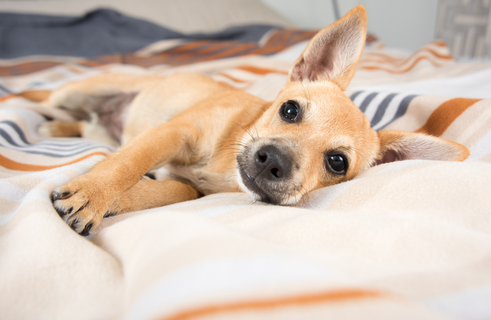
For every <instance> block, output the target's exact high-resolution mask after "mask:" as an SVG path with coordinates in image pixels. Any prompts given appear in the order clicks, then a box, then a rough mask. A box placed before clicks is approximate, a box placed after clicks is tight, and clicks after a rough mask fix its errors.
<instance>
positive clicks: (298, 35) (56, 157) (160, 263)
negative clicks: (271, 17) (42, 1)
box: [0, 9, 491, 320]
mask: <svg viewBox="0 0 491 320" xmlns="http://www.w3.org/2000/svg"><path fill="white" fill-rule="evenodd" d="M19 21H20V22H19ZM0 27H2V28H3V29H2V32H3V33H2V34H3V40H1V41H0V42H1V45H0V55H1V57H0V288H1V290H0V318H1V319H141V320H156V319H162V320H164V319H165V320H168V319H169V320H170V319H193V320H194V319H462V320H464V319H476V320H485V319H491V303H490V301H491V198H490V194H491V165H490V162H491V63H489V62H486V61H477V62H456V61H455V59H453V57H452V56H451V55H450V53H449V50H448V48H447V46H446V45H445V43H443V42H441V41H434V42H431V43H428V44H427V45H426V46H424V47H422V48H420V49H419V50H417V51H415V52H412V53H410V54H406V53H402V52H400V51H397V50H391V49H387V48H385V47H384V46H383V45H382V44H381V43H380V42H378V41H376V39H375V38H373V37H372V38H370V39H367V46H366V49H365V51H364V53H363V55H362V58H361V61H360V63H359V66H358V70H357V72H356V74H355V77H354V79H353V81H352V83H351V85H350V87H349V88H348V90H347V91H346V94H347V95H348V96H349V97H350V98H351V99H352V100H353V101H354V102H355V104H357V105H358V106H359V108H360V109H361V110H362V111H363V112H364V113H365V114H366V115H367V117H368V118H369V119H370V121H371V123H372V126H373V127H374V128H375V129H377V130H379V129H382V128H384V129H395V130H404V131H418V130H419V131H422V132H426V133H429V134H433V135H436V136H440V137H443V138H446V139H449V140H453V141H456V142H459V143H461V144H464V145H466V146H467V147H468V148H469V149H470V151H471V155H470V157H469V159H467V160H466V161H464V162H462V163H460V162H458V163H456V162H438V161H422V160H410V161H401V162H394V163H390V164H383V165H379V166H375V167H373V168H371V169H369V170H367V171H365V172H363V173H362V174H361V175H359V176H358V177H356V178H355V179H353V180H351V181H348V182H345V183H341V184H339V185H336V186H332V187H328V188H324V189H320V190H317V191H315V192H313V194H312V195H311V196H310V199H309V201H307V202H306V204H305V205H303V206H302V207H283V206H272V205H267V204H263V203H260V202H254V201H252V200H251V199H250V198H249V197H248V196H247V195H246V194H242V193H220V194H214V195H210V196H206V197H202V198H200V199H197V200H194V201H189V202H183V203H178V204H174V205H170V206H166V207H161V208H155V209H151V210H144V211H140V212H132V213H128V214H124V215H120V216H115V217H110V218H107V219H104V221H103V223H102V225H101V226H100V227H99V228H98V229H97V230H96V232H95V234H94V235H92V236H91V237H82V236H80V235H78V234H76V233H75V232H73V231H72V230H71V229H70V228H69V227H68V226H67V225H66V224H65V223H64V222H63V220H62V219H61V218H60V217H59V216H58V214H57V213H56V211H55V210H54V209H53V207H52V204H51V201H50V193H51V191H52V190H53V188H55V187H56V186H59V185H61V184H64V183H65V182H67V181H68V180H70V179H72V178H74V177H76V176H78V175H80V174H83V173H85V172H87V171H88V170H89V169H90V168H91V167H92V166H93V165H94V164H96V163H97V162H98V161H100V160H101V159H103V158H104V157H105V156H107V154H109V153H110V152H112V151H114V148H113V147H111V146H109V145H104V144H101V143H98V142H95V141H91V140H86V139H82V138H45V137H42V136H40V135H39V134H38V133H37V128H38V127H39V125H40V124H41V123H43V122H44V121H47V120H50V119H58V120H70V116H69V115H68V114H66V113H64V112H63V111H61V110H57V111H56V110H50V109H47V108H45V107H44V106H43V105H42V103H41V102H42V100H43V99H45V98H46V97H47V96H48V95H49V93H50V92H51V91H52V90H53V89H56V88H57V87H59V86H61V85H63V84H65V83H67V82H70V81H75V80H78V79H83V78H87V77H91V76H94V75H97V74H101V73H110V72H118V73H128V74H156V75H162V76H165V75H167V74H171V73H174V72H178V71H194V72H202V73H205V74H207V75H210V76H211V77H213V78H215V79H216V80H218V81H222V82H225V83H228V84H231V85H233V86H235V87H238V88H241V89H243V90H245V91H247V92H250V93H252V94H255V95H258V96H260V97H262V98H264V99H267V100H271V99H273V98H274V97H275V95H276V94H277V92H278V90H279V89H280V88H281V87H282V85H283V84H284V82H285V81H286V75H287V72H288V70H289V67H290V65H291V64H292V63H293V61H294V60H295V59H296V58H297V57H298V55H299V54H300V53H301V52H302V50H303V48H305V46H306V42H307V41H308V40H309V39H310V38H311V37H312V36H313V35H314V34H315V32H316V31H315V30H299V29H295V28H291V27H287V26H285V25H283V26H281V27H278V26H273V25H267V24H249V25H242V26H234V27H232V28H229V29H226V30H222V31H216V32H202V33H192V34H189V33H186V34H185V33H179V32H175V31H173V30H171V29H166V28H163V27H160V26H157V25H155V24H153V23H150V22H148V21H143V20H139V19H134V18H132V17H129V16H127V15H125V14H121V13H118V12H116V11H114V10H109V9H104V10H96V11H92V12H90V13H89V14H87V15H85V16H80V17H76V18H67V17H61V16H51V17H48V16H44V15H34V16H33V15H17V14H7V13H2V14H1V16H0ZM7 28H8V32H6V31H5V30H6V29H7ZM74 32H75V33H74ZM74 35H75V36H74ZM70 39H71V40H70ZM74 39H75V41H73V40H74ZM87 39H88V40H87ZM62 40H63V41H62ZM85 40H87V41H89V40H90V41H93V42H87V41H85ZM60 41H61V43H62V45H60V46H57V45H55V44H57V43H60ZM22 42H24V43H25V42H27V43H29V44H31V46H21V45H19V43H22ZM87 43H89V44H87ZM23 50H24V51H23ZM43 50H44V51H43Z"/></svg>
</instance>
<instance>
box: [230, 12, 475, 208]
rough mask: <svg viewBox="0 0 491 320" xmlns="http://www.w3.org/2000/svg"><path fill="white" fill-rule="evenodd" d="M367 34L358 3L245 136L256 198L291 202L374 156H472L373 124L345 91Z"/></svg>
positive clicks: (244, 181) (246, 186) (306, 56)
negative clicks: (371, 124) (373, 126)
mask: <svg viewBox="0 0 491 320" xmlns="http://www.w3.org/2000/svg"><path fill="white" fill-rule="evenodd" d="M365 38H366V12H365V9H364V8H363V6H357V7H356V8H354V9H352V10H351V11H350V12H348V14H347V15H346V16H344V17H343V18H342V19H341V20H339V21H337V22H336V23H334V24H332V25H330V26H328V27H326V28H325V29H323V30H321V31H320V32H319V33H318V34H317V35H316V36H315V37H314V38H313V39H312V40H311V41H310V43H309V44H308V46H307V48H306V49H305V51H304V52H303V53H302V55H301V56H300V57H299V58H298V59H297V61H296V62H295V64H294V65H293V67H292V68H291V69H290V72H289V79H288V82H287V84H286V85H285V87H284V88H283V89H282V91H281V92H280V93H279V95H278V97H277V98H276V99H275V101H273V102H272V104H271V106H270V107H269V108H268V109H267V110H266V112H265V113H264V114H263V115H262V117H261V118H260V119H259V120H258V121H256V123H255V124H254V126H253V127H252V128H251V134H250V135H245V136H244V138H243V141H242V144H243V146H244V147H243V148H242V150H241V152H240V153H239V155H238V157H237V162H238V169H237V170H238V180H239V185H240V186H241V187H242V189H243V190H244V191H246V192H247V193H249V194H250V195H251V196H252V197H253V198H255V199H257V200H259V201H264V202H268V203H273V204H281V205H294V204H296V203H298V202H299V201H300V200H301V199H302V197H303V196H304V195H305V194H306V193H308V192H309V191H312V190H315V189H318V188H320V187H324V186H329V185H333V184H336V183H340V182H343V181H346V180H350V179H352V178H353V177H355V176H356V175H357V174H358V173H360V172H361V171H363V170H365V169H367V168H369V167H370V166H372V165H374V164H377V163H381V162H390V161H395V160H404V159H433V160H460V161H462V160H464V159H465V158H466V157H467V156H468V154H469V152H468V150H467V148H465V147H464V146H461V145H459V144H457V143H454V142H451V141H447V140H443V139H439V138H436V137H431V136H428V135H424V134H416V133H404V132H399V131H379V132H378V133H377V132H376V131H374V130H373V129H372V128H371V127H370V122H369V121H368V119H367V118H366V117H365V115H364V114H363V113H362V112H361V111H360V110H359V109H358V108H357V107H356V105H354V104H353V102H351V100H350V99H349V98H348V97H346V95H345V94H344V93H343V90H345V89H346V87H347V86H348V84H349V82H350V80H351V78H352V77H353V74H354V72H355V67H356V64H357V63H358V60H359V58H360V55H361V52H362V50H363V46H364V44H365Z"/></svg>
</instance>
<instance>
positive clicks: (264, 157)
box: [254, 145, 292, 181]
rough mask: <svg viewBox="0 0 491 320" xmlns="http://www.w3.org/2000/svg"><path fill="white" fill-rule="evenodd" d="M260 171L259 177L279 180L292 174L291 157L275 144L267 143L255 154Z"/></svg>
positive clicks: (258, 170)
mask: <svg viewBox="0 0 491 320" xmlns="http://www.w3.org/2000/svg"><path fill="white" fill-rule="evenodd" d="M254 162H255V165H256V170H257V172H258V174H257V177H262V178H264V179H267V180H270V181H278V180H281V179H283V178H287V177H289V176H290V173H291V169H292V160H291V158H290V157H289V156H288V155H287V154H285V153H283V152H281V151H280V150H279V149H278V148H277V147H275V146H274V145H266V146H264V147H262V148H261V149H259V150H258V151H257V152H256V154H255V155H254Z"/></svg>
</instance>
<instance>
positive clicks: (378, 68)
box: [360, 57, 440, 74]
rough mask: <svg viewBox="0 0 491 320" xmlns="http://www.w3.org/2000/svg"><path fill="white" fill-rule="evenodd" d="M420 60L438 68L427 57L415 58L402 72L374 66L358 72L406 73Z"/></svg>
mask: <svg viewBox="0 0 491 320" xmlns="http://www.w3.org/2000/svg"><path fill="white" fill-rule="evenodd" d="M421 60H428V61H429V62H430V63H431V64H432V65H434V66H435V67H440V65H439V64H438V63H436V62H435V61H433V60H431V59H430V58H429V57H419V58H417V59H416V60H414V61H413V62H412V63H411V65H410V66H409V67H407V68H406V69H403V70H390V69H387V68H384V67H380V66H379V67H376V66H362V67H360V70H363V69H364V70H383V71H386V72H388V73H393V74H395V73H406V72H409V71H410V70H411V69H412V68H414V67H415V66H416V65H417V64H418V62H420V61H421Z"/></svg>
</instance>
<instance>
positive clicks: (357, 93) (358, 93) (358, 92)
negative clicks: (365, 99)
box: [349, 91, 363, 102]
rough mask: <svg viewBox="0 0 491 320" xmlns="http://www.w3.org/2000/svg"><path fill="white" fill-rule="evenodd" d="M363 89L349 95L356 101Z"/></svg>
mask: <svg viewBox="0 0 491 320" xmlns="http://www.w3.org/2000/svg"><path fill="white" fill-rule="evenodd" d="M362 92H363V91H356V92H355V93H353V94H352V95H351V97H349V98H350V99H351V101H353V102H354V101H355V99H356V97H358V96H359V95H360V93H362Z"/></svg>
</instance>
